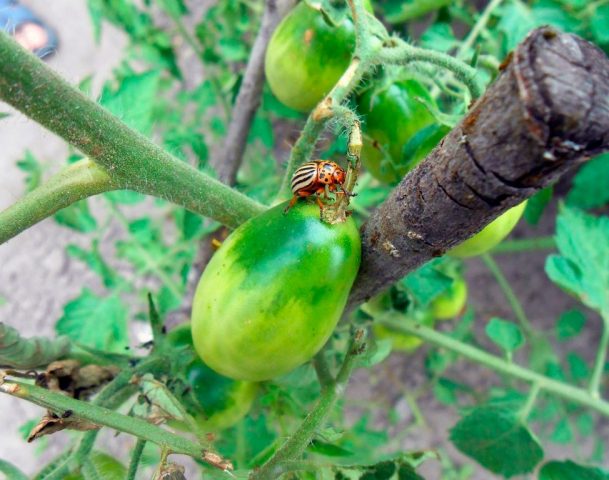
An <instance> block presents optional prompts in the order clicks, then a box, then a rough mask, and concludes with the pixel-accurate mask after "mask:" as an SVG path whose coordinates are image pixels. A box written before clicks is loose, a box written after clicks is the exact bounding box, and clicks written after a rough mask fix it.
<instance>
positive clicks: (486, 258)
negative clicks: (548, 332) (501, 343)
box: [480, 253, 536, 337]
mask: <svg viewBox="0 0 609 480" xmlns="http://www.w3.org/2000/svg"><path fill="white" fill-rule="evenodd" d="M480 258H481V259H482V261H483V262H484V264H485V265H486V268H488V269H489V271H490V272H491V274H492V275H493V277H495V280H496V281H497V283H498V284H499V288H501V291H502V292H503V294H504V295H505V298H506V300H507V301H508V303H509V305H510V307H511V309H512V311H513V312H514V315H515V316H516V319H517V320H518V323H520V326H521V327H522V329H523V330H524V332H525V334H526V335H527V336H528V337H534V336H535V335H536V332H535V328H534V327H533V325H531V322H530V321H529V319H528V317H527V315H526V313H525V312H524V308H522V304H521V303H520V301H519V300H518V297H517V296H516V294H515V293H514V290H512V287H511V285H510V283H509V282H508V281H507V279H506V278H505V275H503V272H502V271H501V269H500V268H499V265H497V262H495V260H494V259H493V257H491V256H490V255H489V254H488V253H484V254H482V255H480Z"/></svg>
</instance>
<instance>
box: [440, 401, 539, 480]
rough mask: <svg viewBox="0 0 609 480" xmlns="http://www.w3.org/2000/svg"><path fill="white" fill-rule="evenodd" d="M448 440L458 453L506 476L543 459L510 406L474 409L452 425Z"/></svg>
mask: <svg viewBox="0 0 609 480" xmlns="http://www.w3.org/2000/svg"><path fill="white" fill-rule="evenodd" d="M450 439H451V441H452V442H453V443H454V444H455V446H456V447H457V448H458V449H459V450H460V451H461V452H462V453H464V454H465V455H468V456H470V457H472V458H473V459H475V460H476V461H478V463H480V464H481V465H482V466H484V467H485V468H487V469H488V470H490V471H491V472H494V473H497V474H499V475H503V476H505V477H508V478H509V477H512V476H514V475H519V474H523V473H528V472H531V471H533V469H534V468H535V466H536V465H537V464H538V463H539V462H540V461H541V459H542V458H543V449H542V448H541V445H540V444H539V442H538V441H537V439H536V438H535V436H534V435H533V434H532V433H531V432H530V431H529V429H528V428H527V427H526V426H525V425H523V424H522V423H521V422H520V421H519V419H518V417H517V414H516V412H515V411H514V410H511V409H506V408H501V407H489V406H485V407H479V408H476V409H474V410H473V411H472V412H471V413H470V414H469V415H467V416H466V417H464V418H462V419H461V420H460V421H459V422H458V423H457V425H455V426H454V427H453V428H452V430H451V432H450Z"/></svg>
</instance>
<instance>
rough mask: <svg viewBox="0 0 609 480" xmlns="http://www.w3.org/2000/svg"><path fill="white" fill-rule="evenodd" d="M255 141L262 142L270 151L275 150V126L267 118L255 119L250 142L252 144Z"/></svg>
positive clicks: (257, 117)
mask: <svg viewBox="0 0 609 480" xmlns="http://www.w3.org/2000/svg"><path fill="white" fill-rule="evenodd" d="M255 140H260V142H261V143H262V145H264V146H265V147H266V148H269V149H270V148H273V145H274V143H275V138H274V133H273V125H272V124H271V122H270V121H269V120H268V119H267V118H263V117H261V116H260V115H256V116H255V117H254V121H253V123H252V128H251V130H250V133H249V138H248V142H250V143H252V142H254V141H255Z"/></svg>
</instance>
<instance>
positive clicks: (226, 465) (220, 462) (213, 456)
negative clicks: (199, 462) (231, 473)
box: [203, 451, 234, 470]
mask: <svg viewBox="0 0 609 480" xmlns="http://www.w3.org/2000/svg"><path fill="white" fill-rule="evenodd" d="M203 461H205V462H207V463H209V464H210V465H213V466H214V467H216V468H219V469H220V470H233V469H234V467H233V464H232V463H231V461H230V460H227V459H225V458H223V457H221V456H220V455H218V454H217V453H214V452H207V451H204V452H203Z"/></svg>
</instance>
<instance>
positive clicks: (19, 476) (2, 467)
mask: <svg viewBox="0 0 609 480" xmlns="http://www.w3.org/2000/svg"><path fill="white" fill-rule="evenodd" d="M0 472H2V473H4V475H6V478H7V480H28V477H27V475H26V474H25V473H23V472H22V471H21V470H19V469H18V468H17V467H16V466H15V465H13V464H12V463H9V462H7V461H5V460H2V459H0Z"/></svg>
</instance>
